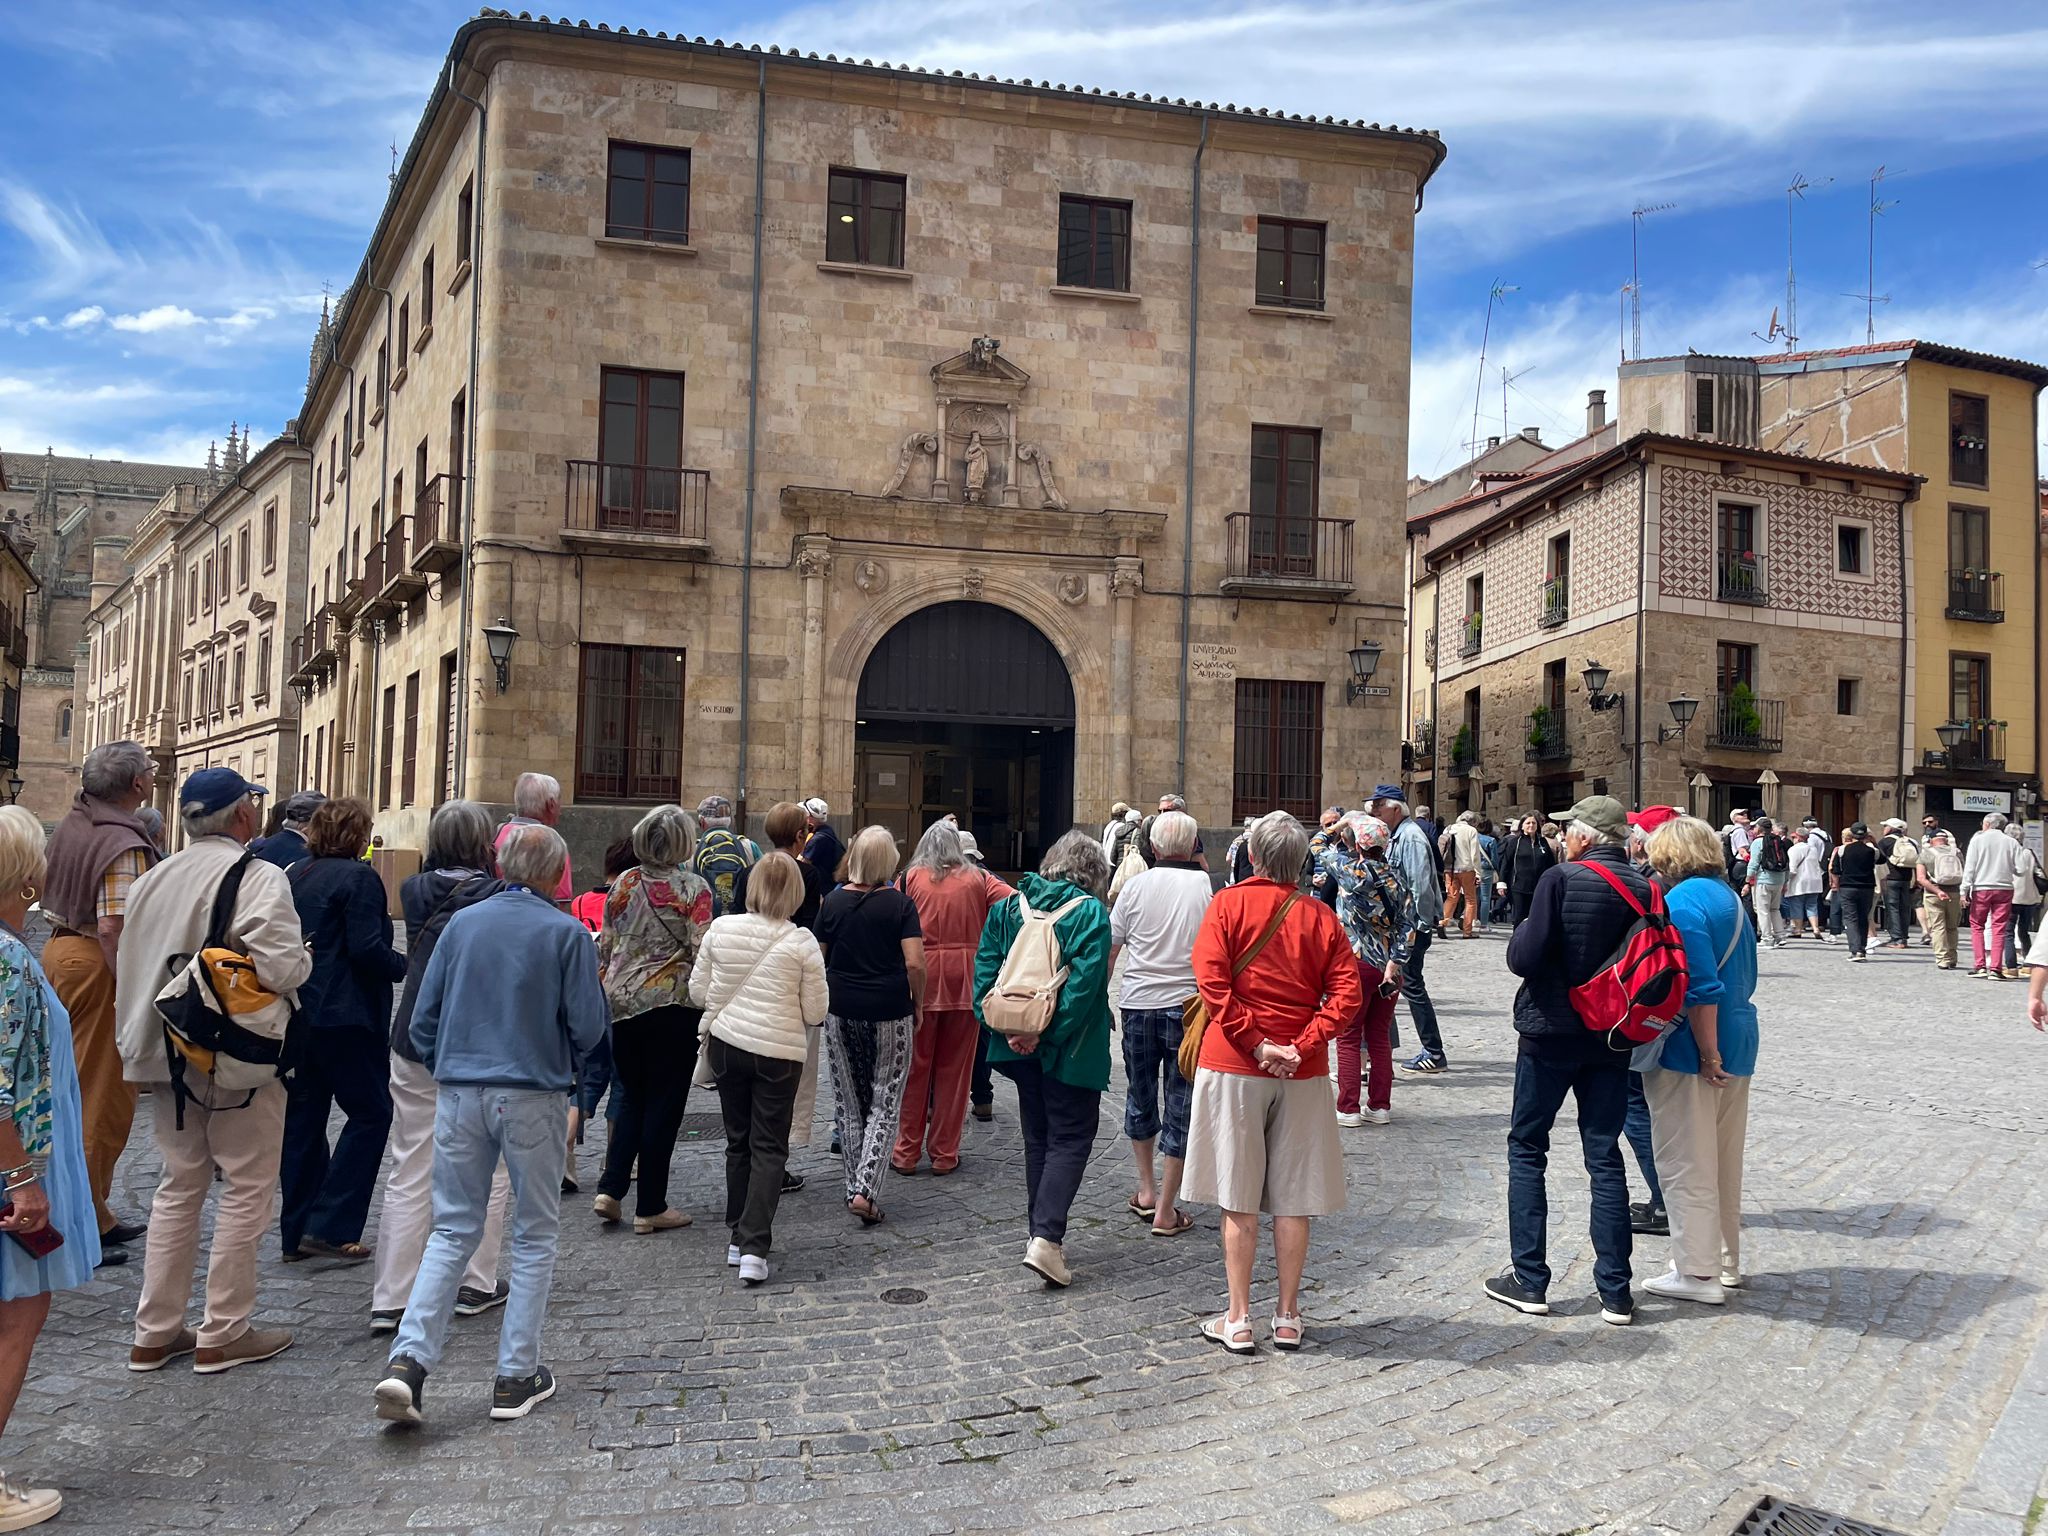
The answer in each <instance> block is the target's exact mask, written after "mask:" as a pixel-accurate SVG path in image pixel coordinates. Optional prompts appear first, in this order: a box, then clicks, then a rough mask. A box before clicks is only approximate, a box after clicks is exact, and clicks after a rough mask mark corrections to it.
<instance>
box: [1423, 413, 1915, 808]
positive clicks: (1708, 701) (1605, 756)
mask: <svg viewBox="0 0 2048 1536" xmlns="http://www.w3.org/2000/svg"><path fill="white" fill-rule="evenodd" d="M1751 398H1752V399H1753V398H1754V396H1753V395H1752V396H1751ZM1632 405H1634V406H1637V407H1638V408H1637V409H1636V410H1634V411H1632V410H1631V409H1630V407H1631V406H1632ZM1640 405H1641V402H1640V401H1639V400H1638V401H1632V400H1631V399H1630V391H1629V389H1628V388H1627V381H1626V380H1625V381H1624V389H1623V413H1622V419H1621V421H1620V423H1619V433H1620V434H1621V435H1620V440H1619V441H1616V442H1613V443H1612V444H1611V445H1610V446H1605V447H1596V448H1593V449H1592V451H1586V449H1584V448H1580V449H1578V450H1577V451H1573V450H1569V449H1568V450H1561V451H1560V453H1559V455H1557V457H1556V462H1554V463H1553V464H1551V465H1550V466H1548V467H1547V468H1545V467H1544V466H1541V465H1539V466H1536V467H1535V468H1534V470H1533V472H1532V473H1531V475H1530V476H1529V477H1528V478H1527V479H1526V480H1524V481H1523V482H1521V483H1519V484H1517V485H1516V486H1515V487H1514V488H1512V489H1510V490H1504V491H1500V492H1498V493H1495V494H1492V495H1479V496H1475V497H1473V498H1470V499H1468V500H1467V501H1466V502H1464V503H1462V504H1453V505H1452V506H1450V507H1449V508H1447V509H1445V510H1444V511H1443V512H1442V513H1441V514H1440V515H1438V516H1437V517H1435V518H1434V519H1432V520H1429V521H1426V522H1424V523H1423V524H1421V525H1420V526H1419V527H1418V528H1416V529H1415V530H1414V532H1413V537H1414V538H1415V539H1416V541H1417V549H1416V551H1415V557H1414V565H1415V569H1416V571H1417V573H1418V579H1417V585H1418V592H1417V595H1416V598H1415V600H1414V607H1415V608H1416V610H1417V611H1418V612H1422V611H1433V612H1434V613H1436V614H1437V615H1438V618H1437V632H1436V635H1435V637H1434V646H1433V653H1434V655H1435V658H1436V660H1435V664H1434V667H1433V668H1432V669H1430V670H1429V672H1428V674H1427V678H1426V687H1427V692H1426V697H1425V698H1422V699H1411V701H1410V702H1411V708H1412V709H1426V710H1427V711H1428V715H1429V717H1431V718H1433V719H1434V721H1435V730H1434V740H1433V744H1432V745H1433V750H1432V751H1430V752H1429V753H1427V754H1418V762H1417V765H1416V769H1417V774H1418V777H1419V781H1420V785H1421V787H1420V788H1419V789H1418V791H1417V793H1418V795H1433V797H1434V801H1435V804H1436V805H1437V807H1438V808H1439V810H1449V809H1456V810H1464V809H1474V810H1482V811H1484V812H1486V813H1487V814H1488V815H1491V816H1493V817H1494V818H1496V819H1502V818H1504V817H1506V816H1509V815H1512V814H1515V813H1517V812H1521V811H1526V810H1538V811H1557V810H1562V809H1563V808H1564V807H1566V806H1568V805H1570V804H1571V803H1572V802H1573V801H1574V800H1575V799H1577V798H1578V797H1579V796H1581V795H1584V794H1588V793H1608V794H1613V795H1615V796H1617V797H1618V798H1621V799H1622V800H1624V801H1625V802H1626V803H1629V804H1632V805H1647V804H1674V805H1681V806H1686V807H1688V808H1690V809H1693V810H1695V811H1697V812H1698V813H1699V814H1702V815H1707V816H1709V817H1711V818H1713V819H1715V820H1717V821H1719V820H1723V819H1725V818H1726V816H1727V813H1728V812H1729V811H1730V810H1732V809H1733V808H1734V807H1736V806H1763V807H1766V808H1768V809H1770V810H1771V811H1773V812H1774V813H1776V814H1780V815H1784V816H1790V817H1795V818H1797V817H1802V816H1805V815H1807V814H1814V815H1818V816H1820V817H1821V818H1822V819H1823V820H1825V821H1827V822H1828V823H1829V824H1830V825H1831V826H1839V825H1841V824H1843V823H1845V822H1847V821H1849V820H1853V819H1855V818H1856V817H1858V816H1864V817H1868V818H1870V819H1872V820H1873V821H1874V820H1876V819H1877V818H1879V817H1881V816H1886V815H1892V814H1895V813H1896V811H1897V806H1898V799H1897V792H1898V786H1899V775H1898V764H1899V754H1900V751H1901V735H1900V722H1901V712H1900V693H1901V688H1902V683H1903V678H1904V670H1903V669H1904V660H1905V656H1904V651H1905V625H1904V607H1905V605H1904V586H1903V583H1904V559H1903V549H1904V540H1905V538H1906V537H1907V530H1908V519H1909V513H1910V509H1911V506H1912V502H1913V498H1914V494H1915V489H1916V483H1915V481H1914V480H1913V479H1912V477H1910V476H1907V475H1904V474H1899V473H1896V472H1890V471H1882V470H1875V469H1867V468H1864V467H1862V466H1856V465H1847V464H1842V463H1828V462H1823V461H1819V460H1814V459H1808V458H1803V457H1801V456H1797V455H1789V454H1781V453H1771V452H1767V451H1763V450H1759V449H1756V448H1755V447H1753V446H1750V447H1745V446H1741V445H1739V444H1734V443H1721V442H1715V441H1712V440H1702V439H1700V438H1697V437H1687V436H1681V435H1676V434H1667V433H1660V432H1653V431H1648V430H1643V429H1641V428H1639V427H1637V426H1636V423H1637V422H1638V421H1639V420H1640V419H1641V416H1642V415H1643V414H1645V413H1644V412H1643V411H1642V410H1641V409H1640ZM1598 437H1599V435H1598V434H1593V435H1590V436H1589V442H1592V443H1597V441H1598ZM1425 588H1426V589H1427V590H1426V594H1425V592H1424V591H1423V589H1425ZM1416 644H1417V645H1418V646H1422V647H1427V646H1428V645H1429V642H1428V640H1427V638H1426V637H1417V639H1416ZM1602 673H1604V674H1605V676H1604V678H1603V677H1602V675H1601V674H1602ZM1594 684H1597V685H1598V687H1597V691H1596V689H1595V687H1594V686H1593V685H1594ZM1674 700H1681V701H1682V700H1690V701H1692V702H1693V704H1694V710H1693V711H1687V710H1685V709H1684V708H1683V706H1682V705H1681V708H1680V709H1678V710H1674V709H1673V708H1672V702H1673V701H1674ZM1681 715H1685V716H1686V719H1685V723H1684V725H1683V728H1681V725H1680V716H1681Z"/></svg>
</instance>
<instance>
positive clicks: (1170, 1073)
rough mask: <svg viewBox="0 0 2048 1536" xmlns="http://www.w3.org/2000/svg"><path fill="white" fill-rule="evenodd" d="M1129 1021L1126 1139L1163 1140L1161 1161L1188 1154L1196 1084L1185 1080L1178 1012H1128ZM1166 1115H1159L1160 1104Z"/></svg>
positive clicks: (1126, 1037)
mask: <svg viewBox="0 0 2048 1536" xmlns="http://www.w3.org/2000/svg"><path fill="white" fill-rule="evenodd" d="M1123 1016H1124V1077H1125V1079H1126V1080H1127V1081H1128V1083H1129V1087H1128V1088H1127V1089H1126V1090H1125V1092H1124V1137H1125V1139H1126V1140H1128V1141H1150V1140H1151V1139H1152V1138H1153V1137H1155V1136H1156V1137H1158V1138H1159V1155H1160V1156H1161V1157H1186V1156H1187V1155H1188V1111H1189V1110H1190V1108H1191V1107H1192V1106H1193V1104H1194V1099H1195V1085H1194V1084H1193V1083H1191V1082H1189V1081H1188V1080H1187V1079H1186V1078H1184V1077H1182V1076H1181V1075H1180V1035H1181V1015H1180V1010H1179V1009H1178V1008H1126V1009H1124V1010H1123ZM1162 1103H1163V1104H1164V1106H1165V1113H1164V1114H1163V1115H1162V1114H1161V1113H1160V1108H1161V1104H1162Z"/></svg>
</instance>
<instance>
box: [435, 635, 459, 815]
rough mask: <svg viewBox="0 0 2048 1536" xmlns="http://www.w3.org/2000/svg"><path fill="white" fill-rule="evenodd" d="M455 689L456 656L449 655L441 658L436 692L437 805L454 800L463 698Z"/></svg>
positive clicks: (453, 653) (452, 653)
mask: <svg viewBox="0 0 2048 1536" xmlns="http://www.w3.org/2000/svg"><path fill="white" fill-rule="evenodd" d="M457 687H458V685H457V682H456V672H455V652H453V651H450V652H449V653H448V654H447V655H446V656H443V657H442V658H441V686H440V688H439V689H438V690H437V692H438V694H439V696H440V699H441V737H440V761H439V762H438V763H436V764H435V768H434V783H435V785H436V786H438V788H437V792H436V795H435V798H434V803H435V804H436V805H439V804H440V803H441V802H442V801H444V800H453V799H454V798H455V730H456V724H457V722H458V721H459V720H460V719H461V713H462V711H461V705H462V696H461V694H460V693H459V692H458V691H457Z"/></svg>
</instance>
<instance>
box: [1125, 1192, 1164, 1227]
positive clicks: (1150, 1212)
mask: <svg viewBox="0 0 2048 1536" xmlns="http://www.w3.org/2000/svg"><path fill="white" fill-rule="evenodd" d="M1125 1209H1126V1210H1128V1211H1129V1212H1130V1213H1131V1214H1132V1215H1133V1216H1142V1217H1144V1218H1145V1219H1146V1220H1147V1221H1150V1220H1151V1219H1152V1218H1153V1217H1154V1216H1157V1215H1158V1214H1159V1206H1158V1203H1157V1202H1154V1203H1153V1204H1151V1205H1147V1204H1145V1203H1144V1202H1143V1201H1142V1200H1140V1199H1139V1198H1138V1197H1137V1196H1136V1195H1133V1196H1131V1198H1130V1199H1129V1200H1128V1201H1127V1202H1126V1203H1125Z"/></svg>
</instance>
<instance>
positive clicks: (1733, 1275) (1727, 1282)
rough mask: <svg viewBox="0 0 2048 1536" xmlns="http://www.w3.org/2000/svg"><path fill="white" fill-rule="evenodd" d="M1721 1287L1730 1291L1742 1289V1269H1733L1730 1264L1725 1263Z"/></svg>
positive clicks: (1722, 1270)
mask: <svg viewBox="0 0 2048 1536" xmlns="http://www.w3.org/2000/svg"><path fill="white" fill-rule="evenodd" d="M1721 1288H1722V1289H1723V1290H1728V1291H1739V1290H1741V1289H1742V1271H1741V1270H1739V1269H1732V1268H1730V1267H1729V1266H1728V1265H1726V1264H1723V1265H1722V1266H1721Z"/></svg>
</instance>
